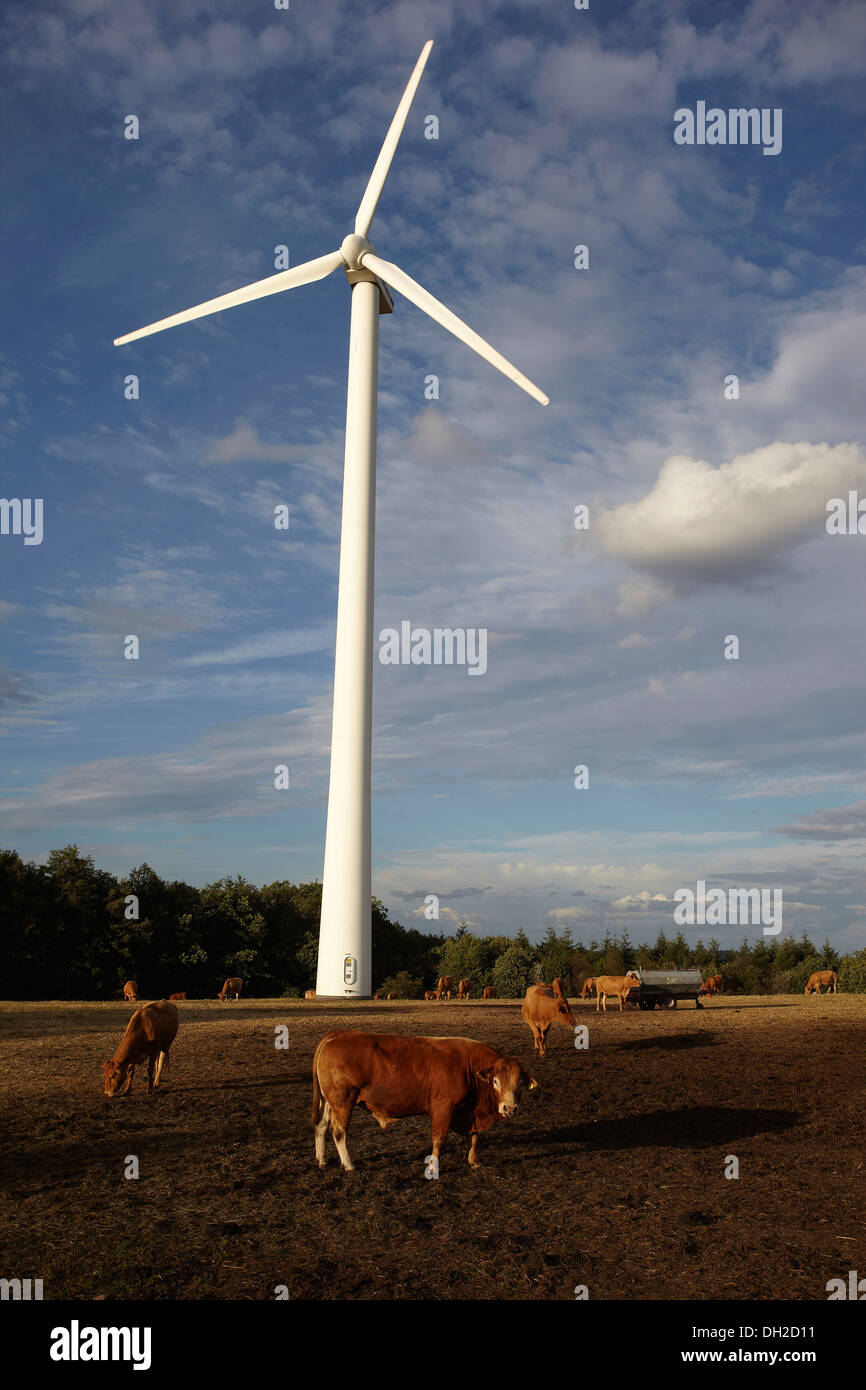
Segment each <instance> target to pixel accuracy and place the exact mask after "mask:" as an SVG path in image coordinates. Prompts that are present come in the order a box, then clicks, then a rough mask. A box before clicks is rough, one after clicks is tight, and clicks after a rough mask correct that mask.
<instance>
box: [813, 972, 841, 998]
mask: <svg viewBox="0 0 866 1390" xmlns="http://www.w3.org/2000/svg"><path fill="white" fill-rule="evenodd" d="M837 978H838V977H837V975H836V971H835V970H813V972H812V974H811V975H810V976H809V978H808V980H807V981H806V994H816V993H817V994H820V993H821V986H822V985H825V986H826V989H827V993H828V994H836V992H837V990H836V980H837Z"/></svg>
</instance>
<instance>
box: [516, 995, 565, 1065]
mask: <svg viewBox="0 0 866 1390" xmlns="http://www.w3.org/2000/svg"><path fill="white" fill-rule="evenodd" d="M520 1015H521V1018H522V1019H523V1021H524V1023H528V1024H529V1028H530V1031H531V1032H532V1038H533V1041H534V1043H535V1047H536V1050H537V1052H538V1055H539V1056H540V1057H546V1056H547V1049H546V1042H547V1034H548V1033H549V1031H550V1025H551V1024H552V1023H562V1024H563V1025H567V1026H568V1027H569V1028H573V1027H574V1026H575V1024H574V1014H573V1013H572V1012H571V1009H570V1008H569V1007H568V1000H567V999H563V997H562V995H561V994H554V992H553V990H552V989H551V987H550V985H545V984H538V985H530V986H529V989H528V990H527V991H526V998H525V999H524V1001H523V1007H522V1008H521V1010H520Z"/></svg>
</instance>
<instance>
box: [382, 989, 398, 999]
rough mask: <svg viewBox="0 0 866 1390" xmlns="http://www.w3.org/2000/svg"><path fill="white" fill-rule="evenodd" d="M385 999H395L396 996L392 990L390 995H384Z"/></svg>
mask: <svg viewBox="0 0 866 1390" xmlns="http://www.w3.org/2000/svg"><path fill="white" fill-rule="evenodd" d="M385 998H386V999H396V998H397V996H396V994H395V993H394V992H393V990H392V991H391V993H390V994H386V995H385Z"/></svg>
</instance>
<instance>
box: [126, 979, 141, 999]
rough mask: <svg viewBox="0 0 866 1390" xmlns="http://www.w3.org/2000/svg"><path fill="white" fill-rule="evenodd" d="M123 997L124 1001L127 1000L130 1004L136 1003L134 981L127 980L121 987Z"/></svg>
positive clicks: (136, 987)
mask: <svg viewBox="0 0 866 1390" xmlns="http://www.w3.org/2000/svg"><path fill="white" fill-rule="evenodd" d="M123 997H124V999H128V1000H129V1001H130V1002H131V1003H132V1004H137V1003H138V985H137V984H136V983H135V980H127V982H126V984H125V985H124V986H123Z"/></svg>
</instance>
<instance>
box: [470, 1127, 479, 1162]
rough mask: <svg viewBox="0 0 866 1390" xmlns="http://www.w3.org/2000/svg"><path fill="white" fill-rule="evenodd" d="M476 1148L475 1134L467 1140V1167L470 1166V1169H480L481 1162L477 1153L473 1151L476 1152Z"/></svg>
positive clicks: (476, 1137) (476, 1139) (476, 1136)
mask: <svg viewBox="0 0 866 1390" xmlns="http://www.w3.org/2000/svg"><path fill="white" fill-rule="evenodd" d="M477 1148H478V1135H477V1134H473V1136H472V1138H471V1139H470V1140H469V1166H470V1168H480V1167H481V1160H480V1159H479V1157H478V1155H477V1153H476V1152H475V1150H476V1149H477Z"/></svg>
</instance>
